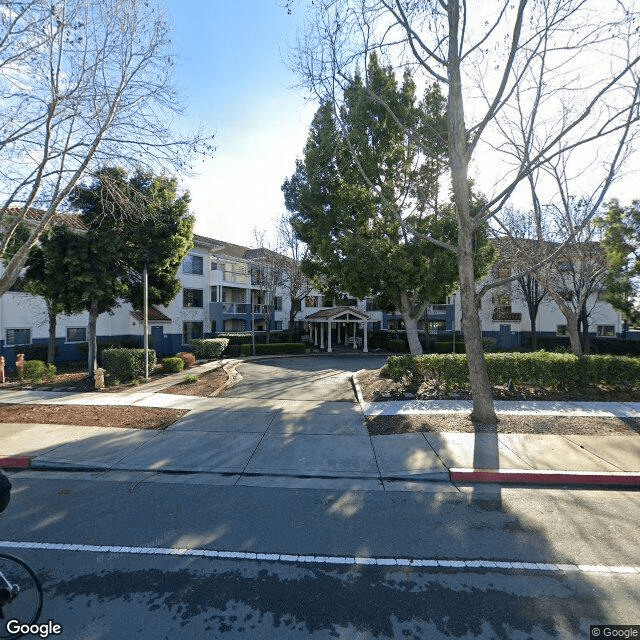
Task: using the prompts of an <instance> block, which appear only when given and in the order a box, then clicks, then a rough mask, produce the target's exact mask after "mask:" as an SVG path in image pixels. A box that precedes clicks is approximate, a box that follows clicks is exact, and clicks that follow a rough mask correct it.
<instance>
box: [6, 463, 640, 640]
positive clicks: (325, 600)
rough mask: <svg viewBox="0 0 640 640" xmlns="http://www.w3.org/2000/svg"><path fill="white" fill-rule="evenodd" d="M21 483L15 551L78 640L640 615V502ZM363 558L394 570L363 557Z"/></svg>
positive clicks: (540, 633) (119, 477) (428, 634)
mask: <svg viewBox="0 0 640 640" xmlns="http://www.w3.org/2000/svg"><path fill="white" fill-rule="evenodd" d="M12 481H13V483H14V492H13V498H12V502H11V505H10V506H9V509H8V510H7V511H6V512H5V514H4V515H3V516H2V519H1V522H0V539H2V540H3V541H13V542H23V543H26V544H25V545H24V546H23V547H22V548H3V549H2V551H8V552H10V553H14V554H16V555H19V556H21V557H23V558H24V559H26V560H27V561H28V562H30V563H31V564H32V565H33V567H34V569H36V571H37V572H38V573H39V575H40V576H41V578H42V582H43V587H44V592H45V605H44V610H43V614H42V617H41V621H42V622H46V621H47V620H52V621H54V622H55V623H58V624H60V625H61V626H62V628H63V633H62V635H61V636H58V637H62V638H70V639H74V640H75V639H78V640H80V639H82V640H84V639H96V640H97V639H102V638H105V639H106V638H116V637H139V638H172V639H173V638H221V639H226V638H307V637H309V638H358V639H368V638H415V639H422V638H445V637H446V638H499V639H505V640H512V639H513V638H535V639H539V638H540V639H542V638H588V637H589V625H590V624H601V623H606V622H608V623H612V624H633V623H635V624H637V623H638V622H639V616H640V614H639V611H638V604H637V603H638V602H639V601H640V573H637V572H635V573H618V571H623V570H624V567H628V566H637V565H638V554H637V545H638V534H637V522H638V520H639V517H640V494H639V493H637V492H614V491H585V490H582V491H567V490H560V489H558V490H540V489H504V488H503V489H501V490H499V493H500V501H499V502H495V493H496V490H495V488H494V490H493V491H489V492H488V493H487V500H486V501H485V500H484V499H483V495H482V492H478V491H476V492H475V494H474V492H471V491H461V492H457V493H451V492H447V493H439V492H415V493H408V492H366V491H362V492H359V491H338V490H335V491H323V490H294V489H267V488H260V487H240V486H236V487H226V486H220V485H218V484H207V483H206V482H207V480H206V478H203V477H199V476H197V475H196V476H192V477H188V476H184V475H182V476H175V477H172V476H168V475H164V476H163V475H159V476H158V477H156V478H155V479H154V480H150V479H148V478H147V479H145V480H144V481H142V482H140V481H139V479H138V476H136V475H135V474H132V475H130V477H127V475H126V474H124V473H122V472H109V473H103V474H89V473H62V472H36V471H26V472H20V473H17V474H14V475H13V476H12ZM34 543H46V544H45V545H44V546H45V548H34V547H35V546H36V545H35V544H34ZM47 544H49V545H50V546H51V548H46V546H47ZM60 544H67V545H71V547H69V548H65V549H60V548H59V547H58V546H57V545H60ZM88 546H91V547H93V548H87V547H88ZM114 547H115V548H116V549H114ZM175 549H187V550H193V551H194V552H195V553H206V551H207V550H208V551H216V552H218V553H221V552H225V551H226V552H231V556H234V555H236V556H238V557H227V558H224V557H210V556H209V557H208V556H206V555H180V554H181V553H182V554H184V551H182V552H175V551H174V553H177V554H178V555H169V553H170V550H175ZM247 552H248V553H249V554H253V553H255V554H265V555H266V554H278V555H276V556H275V557H280V559H278V560H267V559H257V556H256V559H253V556H247ZM282 554H286V555H285V559H284V560H283V559H282V557H281V556H282ZM300 556H303V558H300ZM267 557H268V556H267ZM304 557H312V558H313V561H311V562H309V561H305V559H304ZM356 557H359V558H368V559H371V560H372V561H373V560H377V561H378V563H377V564H372V565H364V564H355V563H353V562H351V564H347V562H348V560H347V559H348V558H350V559H351V560H352V561H353V559H354V558H356ZM390 559H395V560H396V563H395V564H394V565H388V564H385V562H389V561H390ZM407 559H408V560H414V561H416V560H420V559H422V560H425V561H429V560H434V559H435V560H440V561H445V564H446V562H447V561H451V565H450V566H428V565H427V566H399V565H398V562H402V561H403V560H407ZM456 561H466V563H461V562H456ZM482 561H491V562H493V563H495V562H508V563H513V562H520V563H524V565H521V566H518V567H514V568H508V565H504V567H505V568H500V567H496V568H490V567H488V566H486V563H484V564H485V566H481V565H482ZM343 562H344V563H345V564H342V563H343ZM474 562H476V563H480V564H479V565H478V566H477V567H476V568H473V566H470V565H473V563H474ZM551 563H553V565H554V567H555V568H552V567H551ZM407 564H408V563H407ZM558 564H572V565H580V568H578V567H576V566H574V567H573V569H569V568H564V569H562V568H559V567H557V565H558ZM455 565H458V566H455ZM460 565H463V566H460ZM596 565H599V568H597V567H596ZM51 637H53V636H51Z"/></svg>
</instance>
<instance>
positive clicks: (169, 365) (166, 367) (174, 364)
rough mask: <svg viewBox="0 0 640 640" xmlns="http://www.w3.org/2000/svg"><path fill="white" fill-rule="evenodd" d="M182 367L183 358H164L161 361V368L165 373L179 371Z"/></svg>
mask: <svg viewBox="0 0 640 640" xmlns="http://www.w3.org/2000/svg"><path fill="white" fill-rule="evenodd" d="M194 360H195V358H194ZM183 369H184V360H183V359H182V358H177V357H176V358H165V359H164V360H163V361H162V370H163V371H164V372H166V373H180V371H182V370H183Z"/></svg>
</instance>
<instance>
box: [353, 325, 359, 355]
mask: <svg viewBox="0 0 640 640" xmlns="http://www.w3.org/2000/svg"><path fill="white" fill-rule="evenodd" d="M357 333H358V323H357V322H355V321H354V322H353V348H354V349H357V348H358V342H357V340H356V335H357Z"/></svg>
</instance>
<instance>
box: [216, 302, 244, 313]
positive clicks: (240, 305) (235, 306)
mask: <svg viewBox="0 0 640 640" xmlns="http://www.w3.org/2000/svg"><path fill="white" fill-rule="evenodd" d="M222 313H227V314H242V315H245V314H247V313H251V305H250V304H248V303H246V302H223V303H222Z"/></svg>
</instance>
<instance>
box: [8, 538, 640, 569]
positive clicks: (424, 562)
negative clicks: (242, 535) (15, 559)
mask: <svg viewBox="0 0 640 640" xmlns="http://www.w3.org/2000/svg"><path fill="white" fill-rule="evenodd" d="M0 547H4V548H9V549H31V550H36V549H39V550H44V551H80V552H88V553H128V554H134V555H169V556H197V557H205V558H218V559H219V558H223V559H231V560H252V561H253V560H267V561H271V562H287V563H314V564H326V565H370V566H371V565H373V566H378V567H390V566H393V567H398V566H400V567H422V568H424V567H427V568H446V569H456V570H463V569H504V570H513V571H553V572H558V573H571V572H580V573H610V574H635V575H640V566H608V565H588V564H555V563H550V562H520V561H513V562H509V561H504V560H484V559H474V560H460V559H446V558H365V557H359V556H356V557H353V556H324V555H296V554H289V553H256V552H252V551H216V550H214V549H174V548H171V547H127V546H120V545H94V544H69V543H57V542H16V541H12V540H1V541H0Z"/></svg>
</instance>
